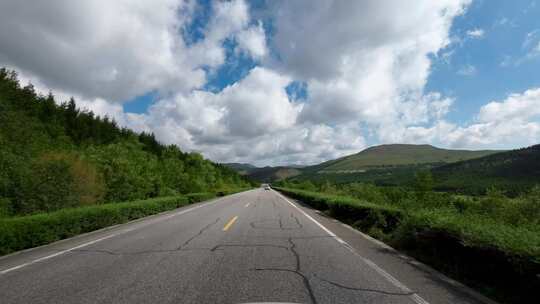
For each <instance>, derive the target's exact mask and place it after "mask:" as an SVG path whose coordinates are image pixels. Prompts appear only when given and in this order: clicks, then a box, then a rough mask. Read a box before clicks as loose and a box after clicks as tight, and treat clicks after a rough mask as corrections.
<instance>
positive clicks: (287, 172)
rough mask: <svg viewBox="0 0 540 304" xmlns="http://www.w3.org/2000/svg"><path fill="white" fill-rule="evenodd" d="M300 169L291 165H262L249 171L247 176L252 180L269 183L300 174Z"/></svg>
mask: <svg viewBox="0 0 540 304" xmlns="http://www.w3.org/2000/svg"><path fill="white" fill-rule="evenodd" d="M301 173H302V171H301V170H300V169H298V168H291V167H264V168H257V169H254V170H252V171H251V172H249V174H248V177H249V178H250V179H252V180H255V181H258V182H262V183H271V182H275V181H279V180H282V179H286V178H290V177H294V176H297V175H300V174H301Z"/></svg>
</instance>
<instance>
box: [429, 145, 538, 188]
mask: <svg viewBox="0 0 540 304" xmlns="http://www.w3.org/2000/svg"><path fill="white" fill-rule="evenodd" d="M432 173H433V176H434V178H435V181H436V182H437V186H436V187H437V188H439V189H440V190H456V191H462V192H469V193H482V192H483V191H485V189H486V188H488V187H491V186H495V187H498V188H501V189H503V190H505V191H507V192H508V193H509V194H514V193H519V192H521V191H523V190H524V189H527V188H529V187H531V186H533V185H535V184H540V145H535V146H531V147H528V148H522V149H518V150H512V151H506V152H501V153H496V154H492V155H488V156H485V157H481V158H478V159H471V160H467V161H461V162H456V163H452V164H447V165H444V166H440V167H437V168H434V169H432Z"/></svg>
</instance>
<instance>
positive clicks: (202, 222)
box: [0, 189, 485, 304]
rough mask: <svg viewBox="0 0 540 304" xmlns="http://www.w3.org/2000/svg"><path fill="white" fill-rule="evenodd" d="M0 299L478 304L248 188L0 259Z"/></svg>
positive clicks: (461, 290) (394, 256)
mask: <svg viewBox="0 0 540 304" xmlns="http://www.w3.org/2000/svg"><path fill="white" fill-rule="evenodd" d="M484 300H485V299H484ZM0 302H1V303H2V304H8V303H248V302H292V303H419V304H422V303H483V300H482V297H480V296H478V295H476V294H475V293H474V292H472V291H470V290H469V289H467V288H466V287H463V286H461V285H459V284H456V283H455V282H453V281H451V280H448V279H446V278H445V277H444V276H442V275H440V274H438V273H436V272H434V271H432V270H429V269H426V267H424V266H423V265H421V264H419V263H417V262H414V261H410V260H407V259H405V257H403V256H400V255H399V254H398V253H396V252H395V251H392V250H391V249H390V248H388V247H385V246H384V245H382V244H379V243H377V242H375V241H373V240H371V239H369V238H367V237H365V236H363V235H362V234H360V233H358V232H355V231H353V230H352V229H350V228H347V227H345V226H344V225H343V224H340V223H339V222H337V221H335V220H332V219H329V218H326V217H323V216H321V215H319V214H318V213H316V212H315V211H314V210H311V209H309V208H306V207H303V206H301V205H299V204H298V203H297V202H295V201H293V200H290V199H287V198H285V197H283V196H281V195H280V194H279V193H277V192H275V191H273V190H264V189H255V190H251V191H247V192H243V193H238V194H235V195H231V196H227V197H223V198H220V199H217V200H213V201H210V202H204V203H199V204H196V205H191V206H187V207H184V208H180V209H177V210H173V211H170V212H166V213H162V214H159V215H155V216H151V217H148V218H144V219H141V220H137V221H134V222H131V223H127V224H124V225H118V226H115V227H111V228H107V229H103V230H100V231H97V232H93V233H89V234H85V235H82V236H79V237H75V238H72V239H68V240H64V241H60V242H57V243H54V244H51V245H47V246H43V247H39V248H35V249H32V250H28V251H23V252H20V253H17V254H13V255H9V256H6V257H3V258H0Z"/></svg>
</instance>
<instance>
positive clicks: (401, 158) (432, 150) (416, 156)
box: [305, 144, 500, 173]
mask: <svg viewBox="0 0 540 304" xmlns="http://www.w3.org/2000/svg"><path fill="white" fill-rule="evenodd" d="M497 152H500V151H494V150H482V151H470V150H448V149H441V148H437V147H434V146H431V145H408V144H391V145H380V146H374V147H370V148H367V149H365V150H363V151H361V152H359V153H356V154H353V155H349V156H345V157H342V158H338V159H336V160H331V161H328V162H324V163H322V164H319V165H316V166H312V167H307V168H305V169H306V170H308V171H311V172H313V171H316V172H317V173H336V172H343V173H347V172H349V173H352V172H353V171H358V172H361V171H365V170H369V169H376V168H387V167H397V166H408V165H419V164H444V163H452V162H457V161H462V160H468V159H473V158H478V157H482V156H486V155H490V154H493V153H497Z"/></svg>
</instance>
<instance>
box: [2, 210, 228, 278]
mask: <svg viewBox="0 0 540 304" xmlns="http://www.w3.org/2000/svg"><path fill="white" fill-rule="evenodd" d="M220 200H221V199H220ZM217 201H219V200H216V201H213V202H217ZM209 203H210V202H208V203H205V204H202V205H198V206H195V207H192V208H189V209H186V210H182V211H180V212H176V213H173V214H171V215H167V216H165V217H158V218H157V219H154V220H151V221H149V222H147V223H146V225H142V226H140V227H130V228H127V229H124V230H122V231H119V232H117V233H113V234H110V235H107V236H104V237H101V238H99V239H95V240H93V241H90V242H86V243H83V244H80V245H77V246H75V247H71V248H69V249H65V250H62V251H58V252H56V253H53V254H50V255H47V256H44V257H41V258H38V259H35V260H32V261H30V262H26V263H23V264H20V265H17V266H13V267H11V268H8V269H4V270H0V275H3V274H6V273H8V272H11V271H13V270H17V269H21V268H23V267H26V266H29V265H32V264H35V263H38V262H42V261H45V260H48V259H50V258H54V257H57V256H59V255H62V254H64V253H68V252H70V251H73V250H77V249H80V248H83V247H86V246H89V245H92V244H95V243H97V242H101V241H104V240H106V239H110V238H112V237H115V236H119V235H122V234H124V233H127V232H130V231H133V230H137V229H140V228H144V227H146V226H148V225H151V224H154V223H156V222H160V221H163V220H166V219H169V218H172V217H174V216H178V215H182V214H184V213H187V212H190V211H193V210H196V209H199V208H201V207H204V206H208V205H209Z"/></svg>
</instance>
